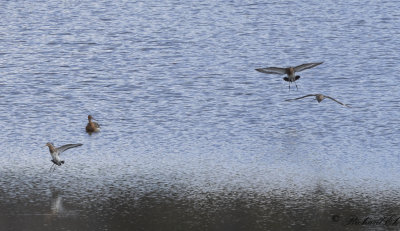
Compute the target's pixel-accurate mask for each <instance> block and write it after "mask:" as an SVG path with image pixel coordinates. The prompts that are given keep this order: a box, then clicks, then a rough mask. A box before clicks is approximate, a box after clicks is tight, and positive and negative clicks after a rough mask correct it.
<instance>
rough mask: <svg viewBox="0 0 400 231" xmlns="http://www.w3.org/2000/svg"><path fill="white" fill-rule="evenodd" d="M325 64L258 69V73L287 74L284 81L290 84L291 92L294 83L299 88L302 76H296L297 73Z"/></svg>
mask: <svg viewBox="0 0 400 231" xmlns="http://www.w3.org/2000/svg"><path fill="white" fill-rule="evenodd" d="M322 63H323V62H319V63H304V64H301V65H299V66H296V67H283V68H282V67H266V68H257V69H256V71H259V72H262V73H266V74H278V75H283V74H286V75H287V77H284V78H283V80H285V81H286V82H289V90H290V83H292V82H293V83H294V84H295V85H296V89H298V88H297V84H296V80H298V79H300V75H296V72H300V71H302V70H306V69H310V68H313V67H315V66H318V65H320V64H322Z"/></svg>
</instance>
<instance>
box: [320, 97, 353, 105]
mask: <svg viewBox="0 0 400 231" xmlns="http://www.w3.org/2000/svg"><path fill="white" fill-rule="evenodd" d="M325 98H328V99H331V100H333V101H335V102H336V103H338V104H341V105H343V106H345V107H350V106H349V105H347V104H344V103H342V102H339V101H337V100H336V99H334V98H332V97H330V96H327V95H326V96H325Z"/></svg>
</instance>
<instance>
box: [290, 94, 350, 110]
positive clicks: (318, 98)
mask: <svg viewBox="0 0 400 231" xmlns="http://www.w3.org/2000/svg"><path fill="white" fill-rule="evenodd" d="M310 96H314V97H315V99H316V100H317V101H318V103H321V101H322V100H324V99H325V98H328V99H331V100H333V101H335V102H336V103H338V104H341V105H343V106H345V107H350V106H349V105H347V104H344V103H342V102H339V101H337V100H336V99H334V98H332V97H330V96H327V95H323V94H309V95H305V96H302V97H299V98H295V99H287V100H285V101H293V100H298V99H302V98H306V97H310Z"/></svg>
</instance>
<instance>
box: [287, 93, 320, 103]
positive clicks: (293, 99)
mask: <svg viewBox="0 0 400 231" xmlns="http://www.w3.org/2000/svg"><path fill="white" fill-rule="evenodd" d="M310 96H316V95H315V94H309V95H305V96H302V97H299V98H295V99H286V100H285V101H293V100H298V99H302V98H306V97H310Z"/></svg>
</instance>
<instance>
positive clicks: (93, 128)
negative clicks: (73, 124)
mask: <svg viewBox="0 0 400 231" xmlns="http://www.w3.org/2000/svg"><path fill="white" fill-rule="evenodd" d="M92 119H94V118H93V117H92V116H91V115H88V120H89V122H88V124H87V125H86V132H88V133H89V134H90V133H92V132H99V131H100V125H99V124H98V123H96V122H93V121H92Z"/></svg>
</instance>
